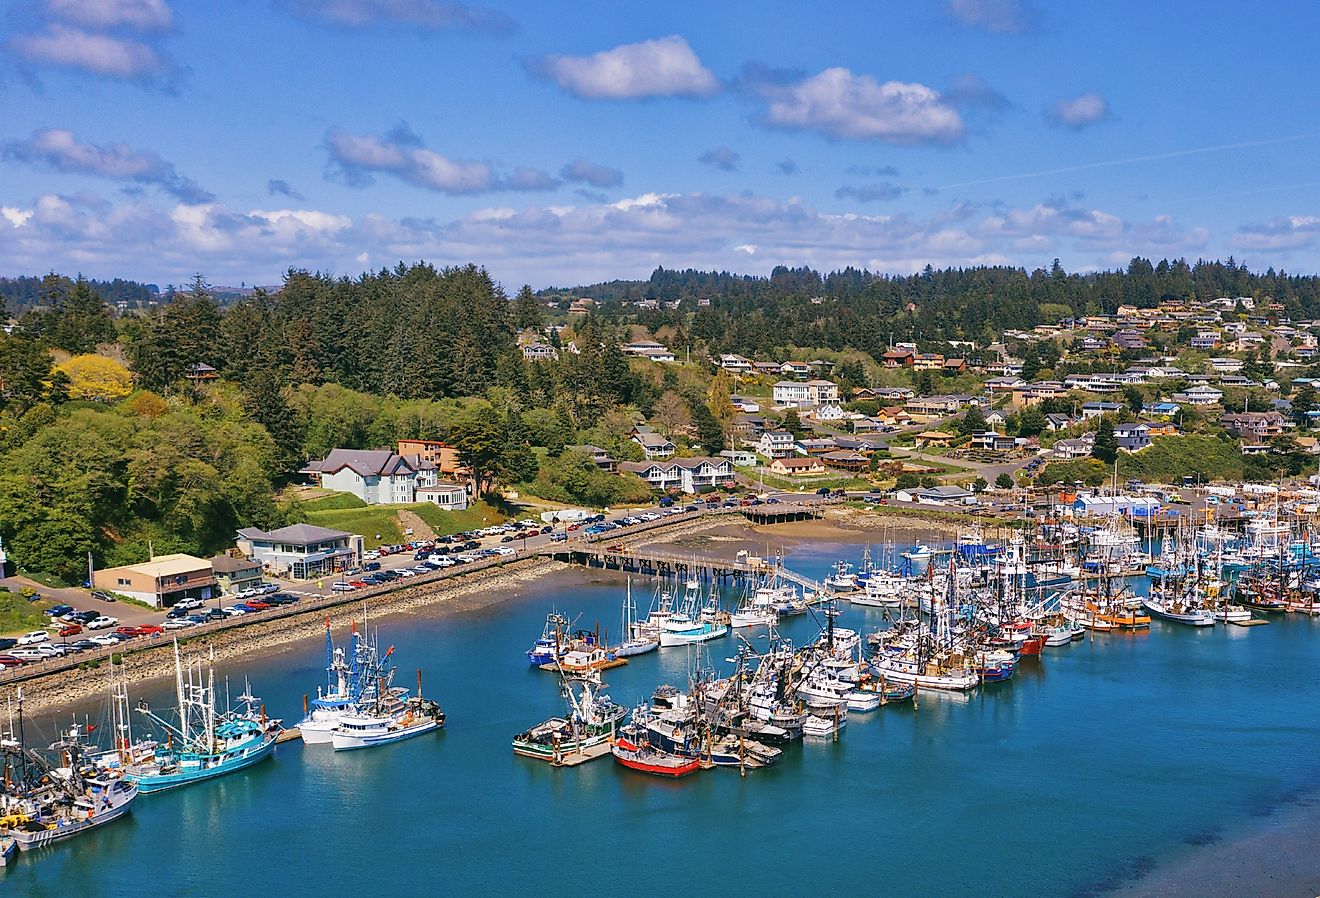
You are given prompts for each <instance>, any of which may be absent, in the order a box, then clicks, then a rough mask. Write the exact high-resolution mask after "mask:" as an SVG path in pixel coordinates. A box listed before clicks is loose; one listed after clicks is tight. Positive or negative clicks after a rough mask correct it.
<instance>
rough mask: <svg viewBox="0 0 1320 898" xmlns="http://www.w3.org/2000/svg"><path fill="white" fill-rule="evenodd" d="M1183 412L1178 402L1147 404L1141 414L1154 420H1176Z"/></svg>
mask: <svg viewBox="0 0 1320 898" xmlns="http://www.w3.org/2000/svg"><path fill="white" fill-rule="evenodd" d="M1180 411H1182V407H1181V406H1179V405H1178V403H1176V402H1166V401H1161V402H1147V403H1146V404H1145V405H1143V406H1142V407H1141V413H1142V414H1143V415H1147V416H1149V417H1152V418H1174V417H1177V415H1178V413H1179V412H1180Z"/></svg>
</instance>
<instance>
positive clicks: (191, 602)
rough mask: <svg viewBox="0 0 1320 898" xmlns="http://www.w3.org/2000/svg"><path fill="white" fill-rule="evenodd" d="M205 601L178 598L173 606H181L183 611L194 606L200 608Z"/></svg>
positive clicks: (189, 609) (190, 609)
mask: <svg viewBox="0 0 1320 898" xmlns="http://www.w3.org/2000/svg"><path fill="white" fill-rule="evenodd" d="M204 604H206V603H205V602H203V601H202V600H201V599H179V601H177V602H175V603H174V607H175V608H181V609H183V610H184V611H192V610H193V609H194V608H201V607H202V606H203V605H204Z"/></svg>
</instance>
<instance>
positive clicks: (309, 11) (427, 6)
mask: <svg viewBox="0 0 1320 898" xmlns="http://www.w3.org/2000/svg"><path fill="white" fill-rule="evenodd" d="M277 5H279V6H283V7H284V8H286V9H287V10H288V11H289V12H291V13H293V14H294V15H296V16H298V17H299V18H303V19H307V20H309V21H313V22H320V23H322V24H326V25H335V26H339V27H342V28H357V29H366V28H374V27H378V26H383V25H403V26H408V27H412V28H425V29H427V30H430V31H442V30H448V29H467V30H472V31H507V30H509V29H511V28H512V27H513V20H512V19H510V18H509V17H508V16H506V15H505V14H504V13H502V12H498V11H496V10H493V9H486V8H483V7H480V6H468V5H467V4H465V3H457V2H452V0H278V3H277Z"/></svg>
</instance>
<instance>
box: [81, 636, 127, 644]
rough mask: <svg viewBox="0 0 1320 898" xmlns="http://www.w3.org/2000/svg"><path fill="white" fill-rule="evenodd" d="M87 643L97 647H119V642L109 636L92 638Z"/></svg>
mask: <svg viewBox="0 0 1320 898" xmlns="http://www.w3.org/2000/svg"><path fill="white" fill-rule="evenodd" d="M87 641H88V642H90V643H93V644H95V645H97V646H108V645H119V640H118V639H115V638H114V637H113V636H110V635H102V636H93V637H92V638H91V639H89V640H87Z"/></svg>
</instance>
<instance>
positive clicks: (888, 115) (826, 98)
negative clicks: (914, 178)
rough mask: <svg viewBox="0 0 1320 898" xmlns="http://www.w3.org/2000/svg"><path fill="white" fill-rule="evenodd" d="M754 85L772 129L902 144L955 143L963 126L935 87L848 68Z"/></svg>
mask: <svg viewBox="0 0 1320 898" xmlns="http://www.w3.org/2000/svg"><path fill="white" fill-rule="evenodd" d="M758 90H759V92H760V93H761V94H762V95H763V96H764V97H765V99H766V103H767V106H766V110H765V115H764V123H765V124H766V125H769V126H770V127H774V128H782V129H785V130H790V131H816V132H818V133H820V134H824V135H826V136H827V137H833V138H840V139H847V140H880V141H884V142H886V143H893V144H900V145H902V144H922V143H953V142H956V141H958V140H959V139H961V138H962V136H963V133H964V131H965V126H964V124H963V120H962V116H961V115H959V113H958V110H957V109H955V108H954V107H953V105H952V104H950V103H949V102H948V101H947V100H946V99H945V98H944V97H942V96H941V95H940V93H939V91H937V90H934V89H933V88H930V87H927V86H926V85H924V84H914V83H908V82H903V81H886V82H883V83H881V82H879V81H877V80H876V79H874V78H872V77H871V76H870V75H857V74H854V73H853V72H852V71H850V70H849V69H846V68H830V69H825V70H824V71H823V72H820V73H819V74H817V75H813V76H812V77H810V78H807V79H805V80H803V81H799V82H797V83H795V84H789V85H773V84H770V83H762V84H761V85H760V87H759V88H758Z"/></svg>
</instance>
